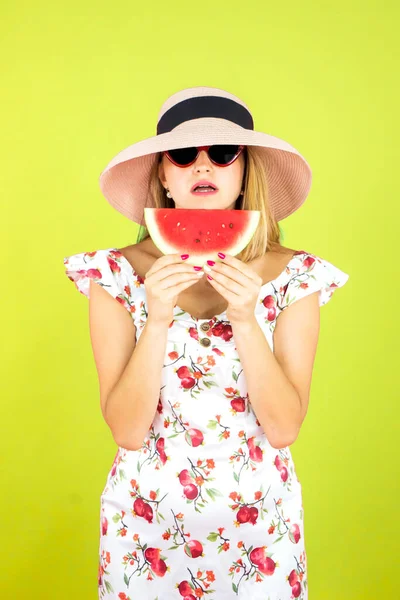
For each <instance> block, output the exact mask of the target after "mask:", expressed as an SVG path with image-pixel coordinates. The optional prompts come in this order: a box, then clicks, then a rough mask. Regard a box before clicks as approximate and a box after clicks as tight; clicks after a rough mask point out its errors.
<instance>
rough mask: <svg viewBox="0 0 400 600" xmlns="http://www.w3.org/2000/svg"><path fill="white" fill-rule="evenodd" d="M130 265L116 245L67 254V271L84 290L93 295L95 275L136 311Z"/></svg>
mask: <svg viewBox="0 0 400 600" xmlns="http://www.w3.org/2000/svg"><path fill="white" fill-rule="evenodd" d="M127 265H128V262H127V259H126V258H125V257H124V256H123V255H122V254H121V252H120V251H119V250H117V249H114V248H107V249H101V250H94V251H93V252H79V253H78V254H72V255H70V256H66V257H64V268H65V274H66V275H67V277H68V279H70V280H71V281H73V282H74V284H75V287H76V289H77V290H78V291H79V292H80V293H81V294H83V295H84V296H86V297H87V298H89V289H90V288H89V284H90V280H91V279H92V280H93V281H94V282H96V283H97V284H98V285H100V286H101V287H103V288H104V289H105V290H107V292H108V293H109V294H110V295H111V296H113V298H115V299H116V300H117V301H118V302H119V303H120V304H122V305H123V306H124V307H125V308H126V309H127V310H128V311H129V312H130V313H133V312H135V305H134V302H133V298H132V289H131V281H130V280H129V273H128V268H127Z"/></svg>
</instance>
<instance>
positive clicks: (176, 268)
mask: <svg viewBox="0 0 400 600" xmlns="http://www.w3.org/2000/svg"><path fill="white" fill-rule="evenodd" d="M203 275H204V271H203V270H201V271H196V270H195V269H194V268H193V265H189V264H186V263H185V262H184V260H182V258H181V255H180V254H165V255H163V256H161V257H160V258H157V260H155V261H154V263H153V264H152V266H151V268H150V269H149V270H148V271H147V273H146V275H145V279H144V287H145V290H146V304H147V310H148V318H149V319H151V320H152V321H153V322H157V323H167V324H169V323H171V321H172V319H173V318H174V308H175V306H176V303H177V299H178V295H179V294H180V293H181V292H182V291H183V290H186V289H187V288H189V287H190V286H191V285H193V284H194V283H195V282H196V281H199V280H200V279H201V277H202V276H203Z"/></svg>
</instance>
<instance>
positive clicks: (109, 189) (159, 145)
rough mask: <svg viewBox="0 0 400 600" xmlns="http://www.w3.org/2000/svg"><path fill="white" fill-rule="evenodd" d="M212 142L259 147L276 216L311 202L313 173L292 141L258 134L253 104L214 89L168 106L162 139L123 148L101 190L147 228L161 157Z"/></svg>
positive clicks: (192, 91)
mask: <svg viewBox="0 0 400 600" xmlns="http://www.w3.org/2000/svg"><path fill="white" fill-rule="evenodd" d="M212 144H243V145H245V146H256V147H258V148H259V149H260V155H261V159H262V163H263V166H264V168H265V174H266V179H267V183H268V191H269V202H270V205H271V210H272V213H273V215H274V218H275V219H276V220H277V221H281V220H282V219H285V218H286V217H288V216H289V215H291V214H292V213H294V212H295V211H296V210H297V209H298V208H300V206H301V205H302V204H303V203H304V202H305V200H306V198H307V196H308V193H309V191H310V187H311V180H312V172H311V168H310V166H309V164H308V163H307V161H306V159H305V158H304V157H303V156H302V155H301V154H300V153H299V152H298V151H297V150H296V149H295V148H293V146H291V145H290V144H289V143H288V142H285V141H284V140H282V139H280V138H277V137H275V136H273V135H269V134H267V133H263V132H260V131H255V130H254V121H253V117H252V114H251V112H250V109H249V108H248V106H247V105H246V104H245V103H244V102H243V101H242V100H240V98H238V97H237V96H234V95H233V94H231V93H229V92H227V91H225V90H222V89H219V88H214V87H193V88H187V89H184V90H181V91H179V92H176V93H175V94H173V95H172V96H170V97H169V98H168V99H167V100H166V101H165V102H164V104H163V105H162V107H161V109H160V111H159V115H158V119H157V130H156V135H155V136H153V137H150V138H146V139H144V140H141V141H139V142H136V143H135V144H132V145H131V146H128V147H127V148H125V149H124V150H121V151H120V152H119V153H118V154H117V155H116V156H114V158H113V159H112V160H111V161H110V162H109V163H108V165H107V166H106V167H105V168H104V170H103V171H102V172H101V174H100V177H99V184H100V189H101V192H102V194H103V195H104V197H105V198H106V199H107V201H108V202H109V203H110V204H111V206H113V207H114V208H115V209H116V210H117V211H119V212H120V213H121V214H123V215H124V216H125V217H127V218H128V219H130V220H131V221H134V222H135V223H138V224H139V225H141V224H142V223H143V219H144V207H145V206H146V207H154V208H155V205H154V202H153V200H152V197H151V194H150V189H149V182H150V174H151V171H152V169H153V167H154V163H155V162H157V161H158V158H159V153H161V152H163V151H165V150H172V149H176V148H188V147H192V146H205V145H212Z"/></svg>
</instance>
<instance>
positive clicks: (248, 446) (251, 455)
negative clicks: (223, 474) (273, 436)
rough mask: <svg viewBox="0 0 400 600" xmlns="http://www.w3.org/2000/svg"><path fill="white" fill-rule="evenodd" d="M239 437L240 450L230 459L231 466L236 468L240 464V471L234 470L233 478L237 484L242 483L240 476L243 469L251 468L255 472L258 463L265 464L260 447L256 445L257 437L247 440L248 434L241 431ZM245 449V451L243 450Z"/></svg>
mask: <svg viewBox="0 0 400 600" xmlns="http://www.w3.org/2000/svg"><path fill="white" fill-rule="evenodd" d="M238 437H239V438H241V440H242V441H241V446H240V448H239V449H238V450H235V451H234V453H233V454H232V456H230V457H229V462H230V464H233V465H234V466H235V465H236V464H237V463H239V464H240V469H239V471H238V472H236V471H235V469H233V478H234V480H235V481H236V482H237V483H240V476H241V474H242V472H243V469H245V470H246V471H247V470H248V469H249V468H251V470H252V471H255V470H256V468H257V466H256V465H257V463H262V462H263V452H262V449H261V448H260V446H259V445H256V443H255V441H254V440H255V436H252V437H250V438H247V436H246V433H245V432H243V431H240V432H239V434H238ZM243 448H245V449H243Z"/></svg>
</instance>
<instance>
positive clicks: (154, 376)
mask: <svg viewBox="0 0 400 600" xmlns="http://www.w3.org/2000/svg"><path fill="white" fill-rule="evenodd" d="M201 182H203V184H204V185H209V184H212V186H213V187H214V188H216V191H215V190H214V193H212V194H208V193H207V192H205V191H200V190H199V189H198V190H197V191H193V190H194V188H196V186H198V185H199V184H200V183H201ZM310 185H311V170H310V167H309V165H308V164H307V162H306V160H305V159H304V158H303V157H302V156H301V155H300V154H299V153H298V152H297V150H295V149H294V148H293V147H292V146H290V145H289V144H288V143H287V142H284V141H282V140H280V139H279V138H276V137H273V136H270V135H267V134H264V133H261V132H257V131H254V126H253V119H252V116H251V113H250V111H249V109H248V107H247V106H246V105H245V104H244V102H242V101H241V100H240V99H239V98H237V97H236V96H234V95H232V94H230V93H228V92H226V91H224V90H220V89H217V88H207V87H195V88H190V89H186V90H182V91H180V92H178V93H176V94H174V95H173V96H171V97H170V98H169V99H168V100H167V101H166V102H165V103H164V105H163V106H162V108H161V111H160V114H159V118H158V125H157V135H156V136H154V137H153V138H149V139H147V140H144V141H142V142H138V143H136V144H133V145H132V146H130V147H129V148H126V149H125V150H123V151H122V152H120V153H119V154H118V155H117V156H116V157H115V158H114V159H113V160H112V161H111V162H110V163H109V165H107V167H106V168H105V169H104V171H103V173H102V174H101V176H100V186H101V189H102V192H103V194H104V195H105V197H106V198H107V200H108V201H109V202H110V203H111V204H112V206H114V207H115V208H116V209H117V210H119V211H120V212H121V213H122V214H124V215H125V216H126V217H128V218H129V219H131V220H132V221H134V222H136V223H138V224H142V223H143V209H144V206H145V205H146V203H147V205H148V206H153V207H158V208H160V207H167V208H192V209H193V208H210V209H238V210H258V211H260V222H259V226H258V229H257V230H256V232H255V235H254V237H253V239H252V240H251V242H250V243H249V244H248V246H247V247H246V248H245V249H244V250H243V252H242V253H241V254H240V255H237V256H235V257H234V256H230V255H227V256H224V255H221V256H220V258H221V262H218V263H216V264H211V265H196V266H195V267H197V269H196V268H194V266H193V265H191V264H188V263H185V260H187V258H188V256H187V253H186V255H185V254H184V255H177V254H173V255H163V254H162V253H161V252H160V251H159V250H158V248H157V247H156V246H155V244H154V243H153V241H152V239H151V238H150V237H149V236H147V237H145V238H144V239H142V240H141V241H139V242H137V243H136V244H133V245H131V246H127V247H125V248H122V249H118V248H106V249H101V250H96V251H93V252H80V253H78V254H74V255H71V256H69V257H65V258H64V263H65V267H66V273H67V275H68V277H69V278H70V279H71V280H72V281H74V283H75V285H76V287H77V288H78V290H79V291H80V292H81V293H83V294H85V295H86V296H87V297H88V298H90V333H91V340H92V346H93V352H94V358H95V362H96V366H97V370H98V375H99V382H100V397H101V398H100V399H101V408H102V412H103V416H104V418H105V420H106V422H107V424H108V425H109V427H110V429H111V432H112V434H113V437H114V439H115V441H116V443H117V445H118V451H117V454H116V456H115V459H114V463H113V465H112V467H111V469H110V472H109V474H108V477H107V481H106V485H105V488H104V490H103V493H102V495H101V524H100V563H99V577H98V590H99V598H119V599H124V600H127V599H130V600H136V598H143V599H145V598H146V599H147V598H148V599H151V600H154V599H156V598H158V599H159V600H172V599H174V598H176V599H179V598H185V599H186V600H194V599H195V598H202V597H208V598H210V599H215V600H223V599H225V598H226V599H230V598H234V597H238V598H243V599H244V598H251V599H252V600H257V599H258V598H260V599H261V598H262V599H263V600H266V599H267V598H270V600H278V599H279V600H286V599H287V600H289V598H301V599H306V598H307V597H308V595H307V594H308V592H307V588H308V581H307V560H306V551H305V542H304V521H303V506H302V490H301V484H300V482H299V480H298V478H297V475H296V470H295V466H294V463H293V459H292V456H291V452H290V448H289V446H290V445H291V444H292V443H293V442H294V441H295V440H296V438H297V436H298V435H299V432H300V428H301V425H302V422H303V420H304V418H305V415H306V412H307V406H308V401H309V391H310V384H311V377H312V368H313V363H314V358H315V354H316V348H317V340H318V332H319V307H320V306H322V305H324V304H326V303H327V302H328V301H329V299H330V298H331V296H332V294H333V292H334V290H335V289H337V288H338V287H341V286H343V285H344V284H345V283H346V281H347V279H348V275H347V274H346V273H344V272H343V271H341V270H340V269H338V268H337V267H335V266H333V265H332V264H331V263H329V262H327V261H326V260H324V259H322V258H320V257H318V256H316V255H314V254H311V253H309V252H306V251H302V250H297V251H296V250H293V249H289V248H286V247H283V246H282V245H281V243H280V230H279V225H278V222H279V220H282V219H283V218H285V217H287V216H288V215H290V214H292V213H293V212H294V211H295V210H297V209H298V208H299V207H300V206H301V205H302V204H303V203H304V201H305V199H306V197H307V194H308V192H309V189H310ZM203 189H204V188H203ZM96 284H97V285H96ZM102 288H103V289H102ZM300 299H301V300H302V302H298V300H300ZM114 300H117V302H115V301H114ZM118 305H121V306H118Z"/></svg>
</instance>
